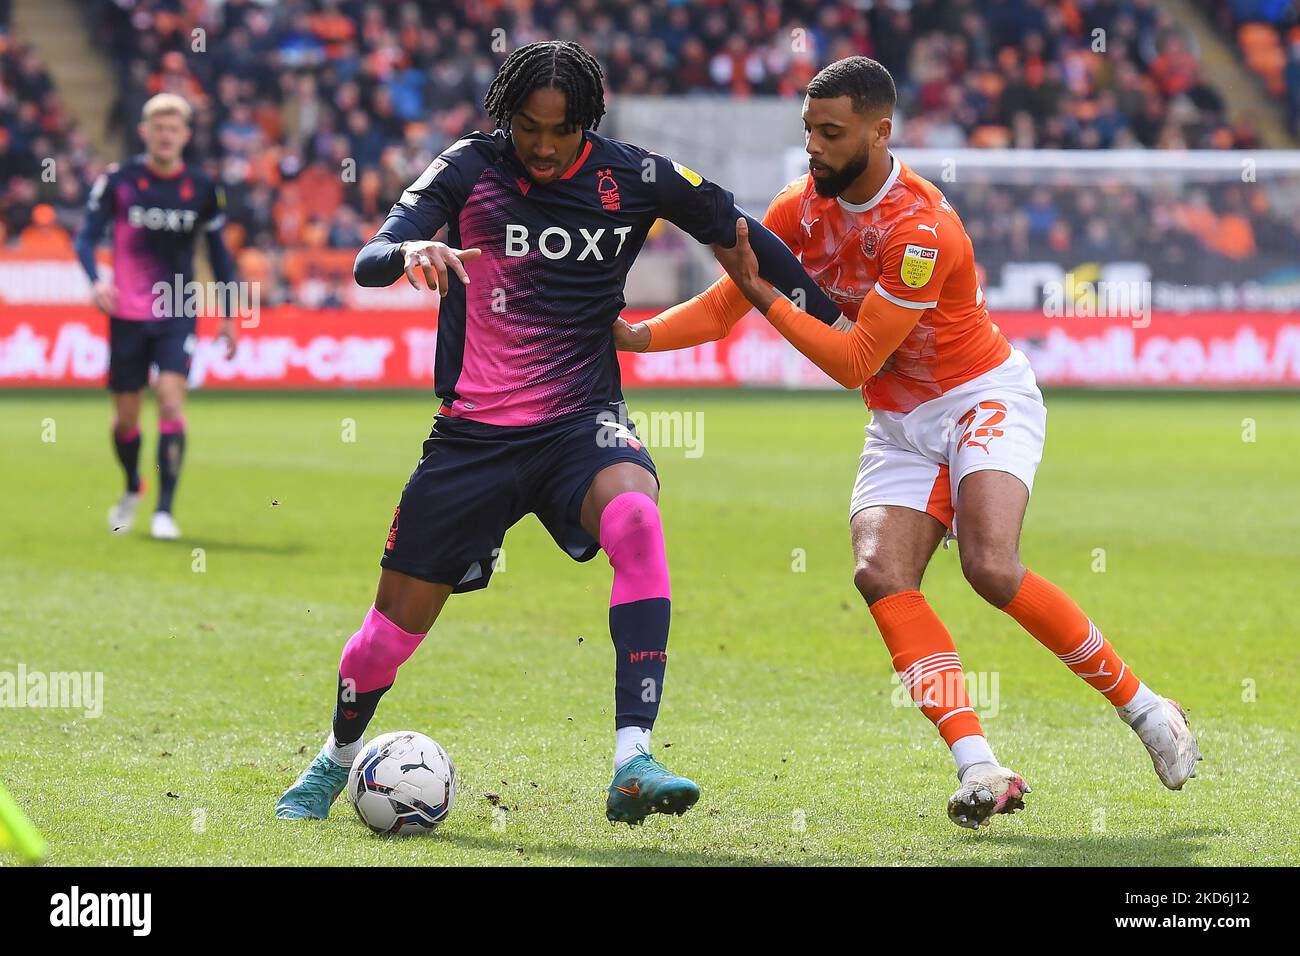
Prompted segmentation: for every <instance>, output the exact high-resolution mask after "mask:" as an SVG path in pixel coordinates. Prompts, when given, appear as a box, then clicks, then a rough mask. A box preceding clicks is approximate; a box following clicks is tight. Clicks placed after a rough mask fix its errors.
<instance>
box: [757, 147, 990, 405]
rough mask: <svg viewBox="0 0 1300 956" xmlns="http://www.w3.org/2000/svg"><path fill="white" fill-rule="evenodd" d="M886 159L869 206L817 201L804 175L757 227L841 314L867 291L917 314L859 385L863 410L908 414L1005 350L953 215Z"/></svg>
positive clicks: (933, 190) (920, 181)
mask: <svg viewBox="0 0 1300 956" xmlns="http://www.w3.org/2000/svg"><path fill="white" fill-rule="evenodd" d="M891 156H892V154H891ZM892 158H893V163H894V166H893V170H892V171H891V172H890V174H889V178H888V179H886V180H885V184H884V185H883V186H882V187H881V188H880V192H878V193H876V195H875V196H874V197H873V198H872V199H871V200H869V201H868V202H865V203H860V204H854V203H849V202H845V201H844V200H842V199H841V198H839V197H830V198H828V197H825V196H819V195H817V191H816V190H815V189H814V187H813V182H812V178H811V177H810V176H807V175H804V176H800V177H799V178H798V179H796V180H794V181H793V182H792V183H790V184H789V185H788V186H786V187H785V189H783V190H782V191H781V192H780V193H779V194H778V195H777V197H776V198H775V199H774V200H772V205H771V207H770V208H769V209H768V212H767V216H766V217H764V223H765V224H766V225H767V227H768V228H769V229H771V230H772V231H773V232H775V233H776V234H777V235H778V236H780V237H781V239H782V240H783V241H784V242H785V243H786V244H787V245H788V246H790V248H791V249H793V250H794V251H795V252H796V253H797V254H798V255H799V257H800V259H801V260H802V262H803V266H804V268H805V269H806V270H807V271H808V274H809V275H810V276H812V278H813V279H814V280H816V282H817V284H818V285H819V286H821V288H822V290H823V291H825V293H826V294H827V295H828V296H830V297H831V299H833V300H834V301H835V303H836V304H837V305H839V306H840V308H841V309H842V310H843V311H844V312H845V313H847V314H848V315H850V316H856V315H857V314H858V309H859V307H860V306H861V304H862V300H863V299H865V298H866V297H867V293H869V292H870V291H871V290H872V289H875V290H876V292H877V293H879V294H880V295H881V296H883V297H884V298H886V299H888V300H889V301H890V302H893V303H894V304H896V305H901V306H905V307H907V308H911V309H915V310H916V325H915V326H914V327H913V328H912V331H911V332H910V333H909V334H908V336H907V338H905V339H904V340H903V343H902V344H901V345H900V346H899V347H898V349H897V350H896V351H895V352H894V354H893V355H892V356H891V357H890V359H889V361H887V362H886V363H885V365H884V367H883V368H882V369H881V370H880V372H878V373H877V374H876V375H875V376H874V377H873V378H871V379H869V380H868V381H867V383H866V384H865V385H863V386H862V397H863V399H864V400H865V401H866V403H867V404H868V405H869V406H870V407H871V408H873V409H879V410H882V411H892V412H908V411H911V410H912V409H913V408H915V407H916V406H917V405H920V404H921V403H922V402H926V401H929V400H930V399H932V398H937V397H938V396H940V395H942V394H943V393H944V392H946V391H948V390H950V389H953V388H956V387H957V386H958V385H961V384H962V383H964V382H968V381H970V380H971V379H973V378H975V377H976V376H977V375H982V374H984V373H985V372H987V371H989V370H990V369H993V368H996V367H997V366H998V365H1000V364H1001V363H1002V362H1004V361H1005V360H1006V358H1007V356H1009V355H1010V354H1011V345H1010V343H1009V342H1007V340H1006V337H1005V336H1003V335H1002V333H1001V332H999V331H998V328H997V326H995V325H994V324H993V323H992V321H991V320H990V319H989V312H988V309H987V308H985V306H984V291H983V290H982V289H981V288H980V285H979V279H978V277H977V276H976V273H975V251H974V247H973V246H972V245H971V241H970V237H969V236H968V235H966V229H965V227H964V226H963V225H962V222H961V218H960V217H959V216H958V215H957V212H956V210H954V209H953V208H952V206H951V205H950V204H949V202H948V200H947V199H945V198H944V195H943V193H942V192H940V191H939V189H938V188H937V187H936V186H935V185H934V184H933V183H931V182H930V181H928V180H926V179H924V178H923V177H921V176H918V175H917V174H916V173H914V172H912V170H910V169H908V168H907V166H905V165H904V164H903V163H902V162H900V161H899V160H898V158H897V157H892Z"/></svg>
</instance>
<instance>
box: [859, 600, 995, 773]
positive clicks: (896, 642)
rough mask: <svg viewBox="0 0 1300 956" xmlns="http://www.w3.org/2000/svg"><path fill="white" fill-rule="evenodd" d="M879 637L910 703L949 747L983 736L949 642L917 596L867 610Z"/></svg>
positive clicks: (942, 628) (923, 601) (928, 606)
mask: <svg viewBox="0 0 1300 956" xmlns="http://www.w3.org/2000/svg"><path fill="white" fill-rule="evenodd" d="M871 616H872V617H874V618H875V619H876V624H877V625H878V626H879V628H880V635H881V637H883V638H884V639H885V646H886V647H888V648H889V653H890V655H891V656H892V658H893V662H894V670H895V671H897V672H898V676H899V678H900V679H901V680H902V682H903V686H904V687H906V688H907V690H908V692H909V693H910V694H911V695H912V700H914V701H916V703H917V704H918V705H919V706H920V708H921V713H923V714H925V716H926V717H927V718H929V720H930V722H931V723H933V724H934V726H935V727H936V728H937V729H938V731H939V734H940V736H942V737H943V739H944V742H945V743H946V744H948V746H949V747H951V746H952V745H953V744H954V743H955V742H956V741H958V740H960V739H961V738H963V737H969V736H971V735H974V736H977V737H983V736H984V728H983V727H981V726H980V719H979V717H977V716H976V715H975V711H974V710H973V709H972V708H971V706H970V701H969V699H968V698H967V697H966V682H965V675H964V674H963V673H962V669H961V660H960V659H959V658H958V657H957V648H956V647H954V646H953V643H952V636H951V635H950V634H949V633H948V629H947V628H946V627H944V626H943V622H942V621H941V620H939V616H938V615H937V614H935V613H934V609H933V608H931V607H930V605H929V603H928V602H927V601H926V600H925V597H924V596H922V594H921V592H920V591H900V592H899V593H897V594H891V595H889V596H888V597H883V598H881V599H880V600H879V601H877V602H876V603H875V604H873V605H871Z"/></svg>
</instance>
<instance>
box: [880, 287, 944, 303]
mask: <svg viewBox="0 0 1300 956" xmlns="http://www.w3.org/2000/svg"><path fill="white" fill-rule="evenodd" d="M876 291H877V292H879V293H880V295H881V296H882V297H883V298H884V299H886V300H887V301H889V302H892V303H894V305H901V306H902V307H903V308H905V309H933V308H934V307H935V306H937V305H938V304H939V300H938V299H936V300H935V301H933V302H909V301H908V300H907V299H900V298H899V297H898V296H896V295H890V294H889V293H888V292H886V291H885V289H884V288H883V287H882V286H881V284H880V283H879V282H877V283H876Z"/></svg>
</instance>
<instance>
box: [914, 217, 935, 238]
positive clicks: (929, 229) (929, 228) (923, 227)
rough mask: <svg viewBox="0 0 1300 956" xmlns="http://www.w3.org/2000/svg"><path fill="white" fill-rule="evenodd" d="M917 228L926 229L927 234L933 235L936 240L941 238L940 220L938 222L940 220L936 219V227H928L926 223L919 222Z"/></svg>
mask: <svg viewBox="0 0 1300 956" xmlns="http://www.w3.org/2000/svg"><path fill="white" fill-rule="evenodd" d="M916 228H917V229H924V230H925V231H926V232H928V233H931V234H933V236H934V238H936V239H938V238H939V220H938V219H936V220H935V221H934V225H933V226H927V225H925V224H924V223H920V222H918V223H917V224H916Z"/></svg>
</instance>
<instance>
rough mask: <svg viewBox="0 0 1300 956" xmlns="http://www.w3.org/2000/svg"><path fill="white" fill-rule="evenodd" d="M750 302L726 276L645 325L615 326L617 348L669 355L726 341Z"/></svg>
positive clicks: (618, 322)
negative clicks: (680, 350) (710, 343)
mask: <svg viewBox="0 0 1300 956" xmlns="http://www.w3.org/2000/svg"><path fill="white" fill-rule="evenodd" d="M751 308H752V306H750V304H749V300H748V299H746V298H745V296H744V295H743V294H742V293H741V291H740V290H739V289H737V288H736V284H735V283H734V282H732V281H731V279H729V278H728V277H726V276H723V277H722V278H721V279H719V280H718V281H717V282H715V283H713V285H711V286H709V287H708V288H707V289H705V290H704V291H703V292H701V293H700V294H699V295H697V296H694V297H693V298H691V299H688V300H686V301H685V302H682V303H679V304H677V305H674V306H673V307H672V308H669V309H665V310H664V311H663V312H660V313H659V314H658V315H656V316H654V317H653V318H649V319H646V320H645V321H644V322H637V323H635V324H629V323H627V322H625V321H624V320H623V319H618V320H617V321H616V322H615V323H614V345H615V347H616V348H618V349H619V350H620V351H623V352H670V351H672V350H674V349H688V348H691V347H692V346H695V345H702V344H704V343H705V342H716V341H717V340H718V339H722V338H726V337H727V334H728V333H729V332H731V330H732V328H733V327H734V326H735V325H736V323H737V322H739V321H740V320H741V319H742V318H744V317H745V316H746V315H748V314H749V310H750V309H751Z"/></svg>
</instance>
